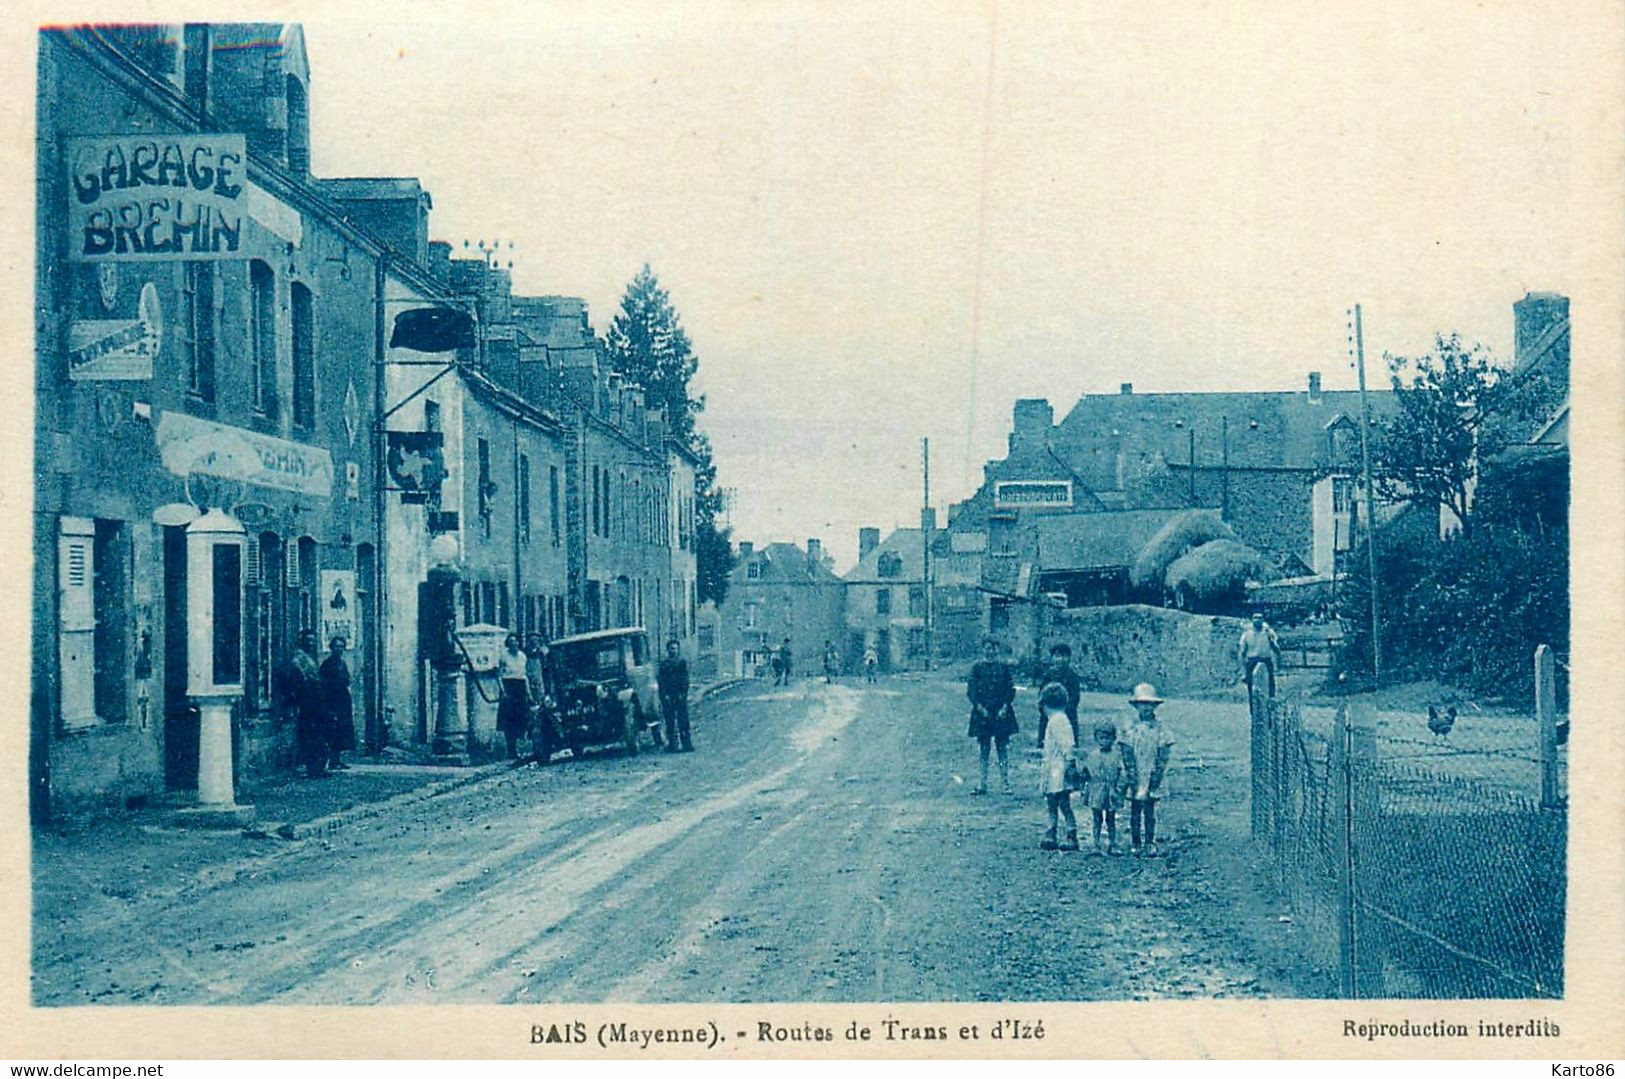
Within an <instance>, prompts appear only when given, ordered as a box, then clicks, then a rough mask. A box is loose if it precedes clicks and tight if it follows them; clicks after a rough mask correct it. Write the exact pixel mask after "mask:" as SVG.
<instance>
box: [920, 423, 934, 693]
mask: <svg viewBox="0 0 1625 1079" xmlns="http://www.w3.org/2000/svg"><path fill="white" fill-rule="evenodd" d="M920 459H921V465H922V468H921V474H922V476H923V478H924V484H925V491H924V495H925V502H924V505H922V506H921V508H920V544H921V546H922V548H923V550H924V556H925V557H924V566H923V570H922V573H921V576H922V577H924V584H925V669H926V670H930V669H931V667H932V661H933V660H934V659H935V657H936V652H935V650H934V649H935V642H934V641H933V640H932V639H931V631H932V628H933V627H932V617H931V615H932V610H931V607H932V603H933V602H934V598H935V597H933V596H932V592H934V591H935V589H933V588H932V587H931V586H932V577H931V532H932V529H933V528H934V527H935V526H936V520H935V518H936V514H935V513H933V512H932V510H931V440H930V439H929V438H922V439H920Z"/></svg>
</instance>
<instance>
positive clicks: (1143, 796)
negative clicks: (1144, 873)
mask: <svg viewBox="0 0 1625 1079" xmlns="http://www.w3.org/2000/svg"><path fill="white" fill-rule="evenodd" d="M1128 703H1129V704H1131V705H1133V706H1134V711H1135V712H1136V713H1137V714H1136V716H1135V719H1134V722H1133V723H1132V724H1130V725H1129V728H1128V730H1127V731H1125V732H1124V733H1123V742H1122V745H1123V765H1124V768H1125V769H1126V770H1127V772H1128V788H1129V803H1128V805H1129V816H1128V822H1129V841H1130V843H1131V844H1132V845H1133V848H1134V854H1135V855H1137V856H1138V855H1144V856H1145V857H1147V858H1155V857H1156V856H1157V853H1158V852H1157V846H1156V842H1157V802H1158V801H1159V800H1160V799H1161V798H1162V795H1163V786H1162V781H1163V777H1164V776H1165V775H1166V774H1167V771H1168V758H1169V756H1170V755H1171V753H1172V751H1173V745H1174V736H1173V735H1172V734H1170V733H1169V732H1168V730H1167V728H1165V727H1164V726H1163V725H1162V723H1161V721H1159V720H1158V719H1157V705H1159V704H1161V703H1162V698H1161V697H1159V696H1157V690H1156V687H1155V686H1153V685H1152V684H1151V683H1150V682H1141V683H1140V684H1139V685H1137V686H1135V687H1134V693H1133V694H1132V695H1131V696H1130V697H1129V699H1128ZM1142 839H1143V844H1142Z"/></svg>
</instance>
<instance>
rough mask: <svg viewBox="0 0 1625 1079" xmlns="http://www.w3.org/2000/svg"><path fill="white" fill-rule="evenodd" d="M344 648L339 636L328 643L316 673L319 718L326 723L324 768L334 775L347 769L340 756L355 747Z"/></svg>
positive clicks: (341, 638)
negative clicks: (325, 760)
mask: <svg viewBox="0 0 1625 1079" xmlns="http://www.w3.org/2000/svg"><path fill="white" fill-rule="evenodd" d="M348 646H349V642H348V641H346V640H345V639H344V638H343V637H342V636H339V637H334V638H333V639H332V640H330V641H328V642H327V653H328V654H327V658H326V659H324V660H322V665H321V668H320V669H319V670H318V671H317V681H318V683H319V686H320V689H319V692H320V694H321V698H322V715H323V718H324V719H326V720H327V767H328V768H330V769H331V770H333V771H335V772H347V771H349V770H350V766H349V765H348V764H345V763H344V758H343V757H342V756H340V754H342V753H344V752H345V751H346V750H352V749H354V748H355V711H354V707H355V706H354V703H353V702H352V701H351V699H350V667H349V665H348V664H346V663H345V662H344V650H345V648H346V647H348Z"/></svg>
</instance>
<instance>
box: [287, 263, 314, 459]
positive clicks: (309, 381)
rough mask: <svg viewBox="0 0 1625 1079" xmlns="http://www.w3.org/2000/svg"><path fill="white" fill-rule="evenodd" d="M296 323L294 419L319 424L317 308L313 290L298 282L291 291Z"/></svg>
mask: <svg viewBox="0 0 1625 1079" xmlns="http://www.w3.org/2000/svg"><path fill="white" fill-rule="evenodd" d="M288 300H289V306H290V308H291V309H292V322H293V422H294V426H296V427H302V428H304V429H305V430H307V431H308V430H312V429H314V428H315V426H316V310H315V304H314V302H313V300H312V298H311V292H310V289H308V288H306V287H305V286H304V285H301V284H297V283H295V284H294V285H292V286H291V287H290V288H289V290H288Z"/></svg>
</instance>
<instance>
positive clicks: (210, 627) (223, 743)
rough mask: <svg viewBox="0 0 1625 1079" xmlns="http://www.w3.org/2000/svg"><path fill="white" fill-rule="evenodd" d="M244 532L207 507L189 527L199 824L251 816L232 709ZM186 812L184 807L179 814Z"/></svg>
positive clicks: (237, 692) (189, 667) (237, 675)
mask: <svg viewBox="0 0 1625 1079" xmlns="http://www.w3.org/2000/svg"><path fill="white" fill-rule="evenodd" d="M247 549H248V536H247V534H246V533H245V532H244V530H243V526H242V525H241V524H240V523H238V521H237V519H236V518H235V517H232V516H231V515H230V514H228V513H225V512H224V511H222V510H219V509H210V510H207V511H206V512H204V513H203V514H202V515H201V516H199V517H197V518H196V519H194V520H193V521H192V522H191V523H190V524H188V525H187V526H186V573H187V582H186V621H187V634H186V642H187V656H186V693H187V696H189V697H190V698H191V699H192V701H193V703H194V704H195V705H196V707H197V709H198V714H199V717H200V719H199V731H198V778H197V801H198V804H197V807H196V808H195V809H193V810H191V811H190V815H191V817H192V818H193V819H194V820H196V821H198V822H201V823H214V822H221V823H229V824H235V823H238V822H243V821H247V820H250V819H252V818H253V815H254V807H253V806H239V805H237V804H236V796H235V792H234V790H233V784H232V771H233V769H232V747H231V710H232V708H233V707H234V706H235V705H236V704H237V702H239V701H241V700H242V697H243V614H244V591H243V589H244V579H243V567H244V560H245V557H246V554H247ZM183 815H185V811H183Z"/></svg>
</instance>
